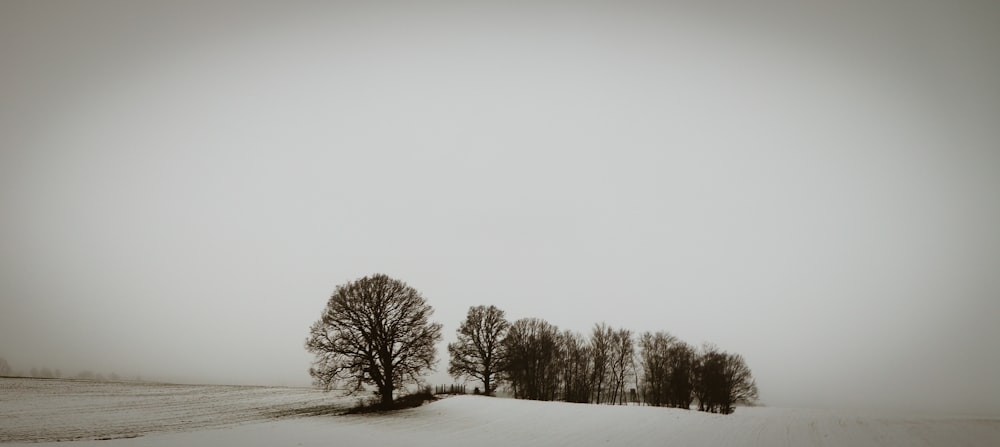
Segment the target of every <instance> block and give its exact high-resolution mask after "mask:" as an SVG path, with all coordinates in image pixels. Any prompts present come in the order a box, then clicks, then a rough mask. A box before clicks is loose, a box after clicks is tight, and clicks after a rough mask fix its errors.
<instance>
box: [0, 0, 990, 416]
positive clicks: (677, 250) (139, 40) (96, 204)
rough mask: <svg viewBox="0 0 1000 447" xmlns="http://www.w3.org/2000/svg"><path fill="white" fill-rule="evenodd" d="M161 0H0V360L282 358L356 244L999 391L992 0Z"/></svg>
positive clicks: (941, 399) (460, 275)
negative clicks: (267, 0) (274, 1)
mask: <svg viewBox="0 0 1000 447" xmlns="http://www.w3.org/2000/svg"><path fill="white" fill-rule="evenodd" d="M162 3H163V4H153V3H147V2H128V1H123V2H107V1H93V2H47V1H5V2H2V3H0V61H2V65H3V69H2V70H0V207H2V208H0V209H2V210H3V219H0V357H3V358H5V359H6V360H7V361H8V362H10V364H11V366H12V367H14V369H20V370H22V371H27V370H28V369H30V368H32V367H39V368H41V367H48V368H53V369H55V368H60V369H62V371H63V372H64V374H66V373H72V372H76V371H80V370H84V369H89V370H93V371H96V372H102V373H104V374H107V373H110V372H116V373H118V374H119V375H122V376H134V375H136V374H140V375H142V376H143V377H145V378H153V379H157V380H169V381H185V382H208V383H233V384H261V385H294V386H307V385H309V383H310V378H309V376H308V373H307V370H308V367H309V362H310V356H309V354H307V353H306V351H305V349H304V348H303V342H304V340H305V337H306V335H307V331H308V328H309V325H310V324H311V323H312V322H313V321H315V320H316V319H318V318H319V316H320V312H321V311H322V309H323V307H324V306H325V303H326V300H327V299H328V297H329V295H330V293H331V292H332V291H333V289H334V288H335V287H336V286H337V285H338V284H343V283H345V282H346V281H350V280H353V279H357V278H359V277H362V276H365V275H368V274H371V273H376V272H382V273H386V274H388V275H390V276H393V277H395V278H398V279H401V280H403V281H406V282H407V283H408V284H409V285H411V286H413V287H415V288H416V289H418V290H420V291H421V292H422V293H423V294H424V296H425V298H426V299H427V300H428V302H429V303H430V304H431V305H432V306H433V307H434V308H435V310H436V313H435V319H436V320H437V321H440V322H441V323H443V324H444V333H445V343H447V342H450V341H452V340H454V331H455V329H456V328H457V326H458V323H459V322H460V320H461V319H462V318H463V317H464V314H465V312H466V310H467V309H468V307H469V306H473V305H479V304H493V305H496V306H498V307H500V308H502V309H504V310H505V311H506V312H507V316H508V317H509V318H510V319H512V320H513V319H517V318H521V317H541V318H544V319H546V320H548V321H549V322H551V323H553V324H555V325H558V326H559V327H560V328H562V329H572V330H576V331H580V332H586V331H589V329H590V328H591V326H592V325H593V324H594V323H598V322H602V321H603V322H607V323H609V324H610V325H612V326H615V327H627V328H630V329H632V330H634V331H637V332H641V331H646V330H651V331H655V330H666V331H670V332H671V333H672V334H674V335H676V336H678V337H680V338H682V339H684V340H685V341H687V342H689V343H692V344H701V343H703V342H712V343H715V344H717V345H718V346H719V347H721V348H722V349H725V350H729V351H733V352H738V353H740V354H742V355H743V356H744V357H745V358H746V359H747V362H748V364H749V366H750V367H751V368H752V369H753V372H754V375H755V377H756V378H757V382H758V385H759V387H760V394H761V400H762V401H763V402H764V403H766V404H768V405H775V406H845V405H852V406H853V405H862V406H870V405H875V406H878V405H906V406H910V405H919V406H925V407H933V408H935V409H946V410H949V411H963V412H988V413H992V414H1000V384H998V382H997V379H996V378H997V377H1000V350H998V349H997V348H996V344H997V342H998V341H1000V325H998V324H997V321H998V317H1000V279H998V275H997V273H998V272H1000V233H998V231H997V228H1000V200H997V193H998V192H1000V149H998V142H1000V126H998V123H1000V83H998V82H997V80H998V79H1000V53H997V51H996V50H997V48H1000V31H998V29H997V27H996V24H997V23H1000V8H998V6H997V4H996V3H993V2H976V1H954V2H932V1H902V0H901V1H876V2H871V1H818V2H795V1H787V2H783V1H771V2H754V4H753V5H752V6H751V5H750V4H748V3H749V2H711V1H709V2H704V1H699V2H684V1H679V2H630V3H627V2H607V3H604V2H590V3H584V2H565V3H560V2H544V5H540V4H537V3H539V2H498V3H502V4H504V5H503V6H500V5H493V6H491V5H487V4H483V3H476V4H475V5H470V4H467V3H468V2H430V3H424V4H422V5H420V6H417V5H414V4H412V3H409V2H406V3H378V4H374V3H373V2H358V3H356V4H352V3H339V4H325V5H320V4H317V3H314V2H282V4H281V5H280V6H279V5H266V4H257V3H250V2H232V3H229V2H191V3H187V2H162ZM446 355H447V354H446V351H445V350H444V343H442V345H441V356H440V358H441V360H440V361H439V364H438V372H436V373H434V374H433V375H432V376H431V377H430V379H429V380H430V381H431V382H432V383H449V382H451V379H450V378H449V377H447V374H445V373H444V371H445V370H446V369H447V356H446Z"/></svg>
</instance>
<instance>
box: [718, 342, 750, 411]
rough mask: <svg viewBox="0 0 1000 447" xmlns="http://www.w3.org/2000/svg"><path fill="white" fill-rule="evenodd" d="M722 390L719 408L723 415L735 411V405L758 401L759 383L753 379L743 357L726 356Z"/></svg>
mask: <svg viewBox="0 0 1000 447" xmlns="http://www.w3.org/2000/svg"><path fill="white" fill-rule="evenodd" d="M722 386H723V388H722V390H721V393H720V396H721V397H720V399H719V407H720V412H721V413H722V414H730V413H732V412H733V411H734V406H735V404H738V403H743V404H747V403H753V402H754V401H756V400H757V382H756V381H755V380H754V379H753V374H752V373H751V372H750V367H749V366H747V364H746V361H745V360H743V356H742V355H739V354H726V362H725V367H724V368H723V371H722Z"/></svg>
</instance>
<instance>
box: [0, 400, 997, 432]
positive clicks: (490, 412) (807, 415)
mask: <svg viewBox="0 0 1000 447" xmlns="http://www.w3.org/2000/svg"><path fill="white" fill-rule="evenodd" d="M181 389H185V388H183V387H182V388H181ZM262 390H264V391H258V393H261V394H262V395H258V396H256V397H253V398H249V401H252V402H254V405H263V404H264V402H265V401H267V400H268V399H269V398H271V397H273V398H275V400H276V402H275V405H276V406H281V405H285V406H286V407H287V405H288V402H289V400H292V401H297V400H296V399H298V398H297V397H296V396H297V395H296V394H295V393H294V392H291V391H289V390H292V389H284V391H282V389H271V388H264V389H262ZM285 391H287V392H288V393H289V394H282V393H283V392H285ZM302 391H306V390H302ZM251 394H253V393H251ZM318 395H319V396H323V394H318ZM227 396H228V397H225V398H223V397H222V396H216V397H212V398H210V399H209V400H211V401H213V402H214V403H213V404H212V405H211V406H212V407H213V408H215V409H216V411H218V413H217V414H218V416H219V417H220V418H222V419H225V417H226V416H225V415H226V414H227V413H228V410H226V411H223V409H224V408H226V407H227V405H228V401H227V400H226V399H229V398H232V400H233V401H234V408H236V407H240V405H242V404H240V402H247V401H248V397H247V396H245V395H243V394H241V393H231V394H227ZM268 396H270V397H268ZM325 396H327V398H328V399H330V400H333V401H336V402H338V403H339V404H345V403H347V402H346V401H345V400H344V399H345V398H343V397H331V396H330V395H329V394H327V395H325ZM258 397H259V398H260V399H259V400H257V398H258ZM338 399H339V400H338ZM98 400H100V399H98ZM111 400H114V399H111ZM67 401H69V402H73V401H77V404H82V402H79V401H78V398H70V399H68V400H67ZM195 401H196V400H195ZM306 401H307V404H306V405H314V404H315V402H314V401H311V400H308V399H307V400H306ZM77 404H74V405H77ZM254 405H250V406H251V407H253V406H254ZM32 406H33V405H32V404H31V403H30V402H22V401H12V400H10V399H8V398H7V397H6V396H5V397H4V398H3V400H2V401H0V416H2V417H0V421H3V422H0V430H2V431H3V432H4V433H6V430H7V429H9V428H10V427H11V426H12V425H11V423H10V422H9V421H8V420H7V419H8V418H7V416H8V415H10V414H14V413H17V412H18V411H19V410H20V409H26V408H28V407H32ZM182 406H183V405H182ZM242 407H243V408H246V407H247V405H242ZM74 408H82V407H74ZM104 408H107V407H104ZM255 408H258V410H257V411H258V413H255V414H258V415H265V416H264V417H256V418H254V417H251V418H243V420H242V421H235V422H233V421H230V422H228V423H226V424H223V425H224V426H223V427H217V428H201V429H196V430H190V429H191V428H192V427H188V426H186V425H184V424H180V425H171V424H159V426H160V429H159V430H156V431H153V432H148V433H145V434H141V435H140V436H139V437H136V438H129V439H113V440H107V441H96V440H82V441H77V442H74V443H72V445H73V446H78V447H90V446H95V447H96V446H102V447H156V446H175V445H204V446H209V445H211V446H275V445H294V446H329V445H338V446H352V445H380V446H397V445H398V446H441V447H447V446H469V445H475V446H510V445H538V446H563V445H565V446H570V445H572V446H603V445H636V446H645V445H648V446H654V445H655V446H723V447H725V446H880V447H891V446H997V445H1000V418H990V417H971V416H928V415H915V414H898V413H897V414H890V413H881V414H880V413H871V412H854V411H846V410H815V409H810V410H802V409H785V408H739V409H737V412H736V413H735V414H733V415H728V416H723V415H714V414H706V413H700V412H696V411H685V410H677V409H668V408H654V407H643V406H627V407H623V406H606V405H586V404H568V403H561V402H533V401H519V400H513V399H502V398H488V397H481V396H456V397H450V398H446V399H443V400H440V401H437V402H434V403H431V404H428V405H425V406H422V407H419V408H414V409H410V410H403V411H399V412H395V413H391V414H369V415H353V416H337V415H320V416H303V417H282V418H277V419H276V418H273V417H270V418H268V417H266V415H267V414H269V413H268V411H266V410H263V408H264V407H262V406H261V407H255ZM33 411H35V410H33ZM102 411H103V410H102ZM170 411H171V412H173V413H171V412H167V413H162V412H160V410H158V409H156V408H155V406H154V407H150V406H146V407H142V408H137V409H135V411H134V413H135V414H133V416H134V419H133V420H135V421H138V420H141V419H142V417H147V418H149V419H148V420H147V423H149V424H153V425H156V421H155V418H157V417H161V416H162V415H164V414H167V415H169V414H179V413H183V411H182V409H181V408H179V407H177V408H174V409H173V410H170ZM56 413H59V414H63V416H60V418H63V417H65V418H67V419H71V420H72V419H74V417H72V416H73V415H72V414H67V413H62V412H61V410H57V411H56ZM237 413H239V412H237ZM251 413H252V412H251ZM35 417H37V416H35ZM169 417H170V418H174V417H175V416H169ZM109 419H114V418H109ZM30 420H31V419H29V420H28V421H30ZM88 420H89V421H90V423H95V422H98V420H99V419H97V418H90V419H88ZM169 420H171V421H174V422H176V419H169ZM22 422H23V421H22ZM109 422H113V423H118V421H117V420H114V421H109ZM15 425H17V424H15ZM49 427H50V429H52V430H55V429H57V428H58V427H61V426H60V425H58V424H50V426H49ZM180 430H187V431H180ZM23 441H29V440H27V439H25V440H23ZM14 445H17V444H14ZM30 445H34V446H47V445H55V443H39V444H30ZM61 445H63V446H65V444H61Z"/></svg>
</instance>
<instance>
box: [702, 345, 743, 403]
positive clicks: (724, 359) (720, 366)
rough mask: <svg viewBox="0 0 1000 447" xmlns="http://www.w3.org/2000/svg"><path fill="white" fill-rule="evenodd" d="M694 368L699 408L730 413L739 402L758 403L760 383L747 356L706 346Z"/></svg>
mask: <svg viewBox="0 0 1000 447" xmlns="http://www.w3.org/2000/svg"><path fill="white" fill-rule="evenodd" d="M703 351H704V352H703V353H702V354H701V355H700V356H698V358H697V361H696V363H695V367H694V368H693V371H694V375H693V378H694V380H693V383H694V393H695V396H696V397H697V398H698V409H699V410H701V411H709V412H712V413H722V414H730V413H732V412H733V411H734V406H735V404H737V403H752V402H754V401H755V400H757V383H756V382H755V381H754V379H753V375H752V374H751V372H750V368H749V367H748V366H747V364H746V361H744V360H743V356H741V355H739V354H729V353H726V352H723V351H720V350H719V349H718V348H716V347H715V346H712V345H706V346H705V347H704V348H703Z"/></svg>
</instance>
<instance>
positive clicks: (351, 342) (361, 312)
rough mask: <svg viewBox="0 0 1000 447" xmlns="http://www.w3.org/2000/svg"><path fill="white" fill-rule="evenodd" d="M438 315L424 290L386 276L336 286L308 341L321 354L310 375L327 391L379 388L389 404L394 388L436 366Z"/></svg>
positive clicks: (438, 333)
mask: <svg viewBox="0 0 1000 447" xmlns="http://www.w3.org/2000/svg"><path fill="white" fill-rule="evenodd" d="M433 313H434V310H433V308H432V307H431V306H430V305H428V304H427V302H426V301H425V300H424V298H423V297H422V296H421V295H420V292H418V291H417V290H416V289H414V288H412V287H410V286H408V285H407V284H406V283H404V282H402V281H399V280H396V279H393V278H390V277H389V276H387V275H384V274H376V275H372V276H366V277H364V278H361V279H358V280H355V281H351V282H348V283H347V284H343V285H340V286H337V288H336V290H335V291H334V292H333V295H332V296H331V297H330V300H329V301H328V302H327V305H326V308H325V309H324V310H323V314H322V316H321V317H320V319H319V320H317V321H316V322H315V323H313V325H312V328H311V329H310V331H309V337H308V338H307V339H306V349H307V350H308V351H309V352H311V353H313V354H314V355H315V356H316V359H315V361H314V362H313V366H312V368H310V369H309V374H310V375H312V377H313V378H314V379H315V382H316V383H317V384H318V385H320V386H323V387H325V388H327V389H329V388H331V387H333V386H334V385H335V384H338V383H341V382H347V383H348V385H349V389H351V390H352V391H357V390H360V389H363V387H364V385H372V386H375V387H376V388H377V391H376V392H377V393H378V394H379V396H380V397H381V404H382V405H383V406H386V407H389V406H391V405H392V403H393V392H394V391H395V390H397V389H399V388H400V387H402V386H403V385H404V384H406V383H408V382H417V381H418V380H419V378H420V377H421V376H422V375H423V373H424V372H426V371H427V370H429V369H431V368H432V367H433V366H434V363H435V354H436V350H435V344H436V343H437V342H439V341H440V340H441V339H442V337H441V324H440V323H434V322H431V321H430V316H431V315H432V314H433Z"/></svg>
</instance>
